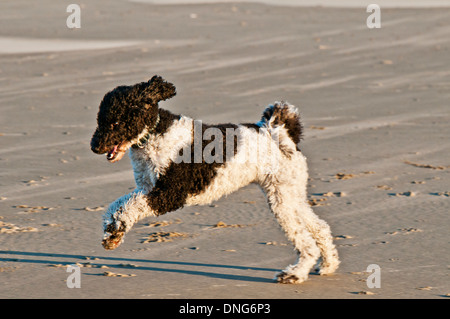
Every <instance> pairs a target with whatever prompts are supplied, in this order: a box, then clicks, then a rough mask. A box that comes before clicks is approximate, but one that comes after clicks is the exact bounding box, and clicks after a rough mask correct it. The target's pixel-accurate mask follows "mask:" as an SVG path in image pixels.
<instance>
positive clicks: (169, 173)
mask: <svg viewBox="0 0 450 319" xmlns="http://www.w3.org/2000/svg"><path fill="white" fill-rule="evenodd" d="M174 95H175V87H174V86H173V85H172V84H171V83H168V82H165V81H164V80H163V79H162V78H161V77H159V76H154V77H153V78H152V79H150V80H149V81H148V82H142V83H138V84H136V85H134V86H119V87H117V88H116V89H114V90H112V91H111V92H109V93H107V94H106V95H105V97H104V98H103V100H102V102H101V104H100V109H99V112H98V116H97V123H98V127H97V129H96V130H95V133H94V135H93V137H92V140H91V149H92V151H94V152H95V153H98V154H105V153H107V159H108V160H109V161H110V162H116V161H118V160H120V158H121V157H122V156H123V154H124V153H125V152H126V151H127V150H128V149H129V150H130V151H129V152H130V158H131V163H132V165H133V171H134V176H135V181H136V189H135V190H134V191H133V192H131V193H130V194H127V195H124V196H122V197H120V198H119V199H117V200H116V201H115V202H113V203H112V204H111V205H110V206H109V207H108V210H107V211H106V213H105V214H104V217H103V226H104V239H103V246H104V247H105V248H106V249H115V248H117V247H118V246H119V245H120V244H121V242H122V241H123V239H124V236H125V234H126V232H128V231H129V230H130V229H131V228H132V227H133V225H134V224H135V223H136V222H138V221H139V220H141V219H143V218H145V217H148V216H159V215H162V214H165V213H167V212H171V211H175V210H177V209H179V208H181V207H183V206H185V205H188V206H189V205H204V204H208V203H211V202H212V201H214V200H217V199H219V198H220V197H222V196H224V195H226V194H229V193H231V192H234V191H236V190H238V189H239V188H241V187H243V186H246V185H248V184H250V183H256V184H258V185H259V186H260V187H261V189H262V190H263V192H264V194H265V195H266V198H267V202H268V204H269V206H270V208H271V210H272V212H273V213H274V215H275V217H276V218H277V220H278V222H279V223H280V225H281V227H282V228H283V229H284V231H285V232H286V235H287V237H288V238H289V239H290V240H291V241H292V243H293V245H294V246H295V248H296V250H297V252H298V253H299V254H300V257H299V260H298V262H297V263H296V264H294V265H291V266H289V267H287V268H286V269H285V270H283V271H282V272H280V273H279V274H278V275H277V276H276V279H277V281H278V282H281V283H301V282H303V281H304V280H306V279H307V277H308V273H309V271H310V270H311V268H312V267H313V266H314V264H315V263H316V262H317V261H318V260H321V262H320V264H318V266H317V267H318V271H319V273H320V274H329V273H332V272H334V271H335V270H336V269H337V267H338V265H339V259H338V255H337V251H336V248H335V246H334V244H333V241H332V236H331V230H330V227H329V226H328V224H327V223H326V222H325V221H323V220H321V219H319V218H318V217H317V215H315V214H314V212H313V211H312V209H311V207H310V206H309V204H308V202H307V197H306V195H307V194H306V184H307V178H308V172H307V164H306V158H305V157H304V156H303V154H302V153H301V152H300V148H299V143H300V140H301V138H302V125H301V122H300V116H299V114H298V112H297V110H296V109H295V108H294V107H293V106H292V105H290V104H288V103H286V102H276V103H275V104H274V105H270V106H269V107H268V108H267V109H266V110H265V111H264V112H263V115H262V118H261V120H260V121H259V122H257V123H255V124H251V123H250V124H249V123H247V124H220V125H206V124H203V123H201V122H200V123H199V122H198V121H194V120H193V119H191V118H189V117H186V116H180V115H175V114H172V113H171V112H169V111H167V110H163V109H160V108H159V107H158V102H159V101H161V100H165V99H168V98H170V97H172V96H174ZM211 129H212V130H213V131H214V132H216V133H217V135H218V136H221V137H222V140H219V141H214V142H217V143H218V144H219V145H220V146H223V148H222V149H221V151H222V154H220V152H219V150H217V149H215V148H214V149H213V152H211V155H212V156H213V158H214V159H217V158H222V159H223V160H222V161H217V160H214V161H208V160H206V159H205V157H200V158H199V157H198V154H196V150H197V147H200V148H201V149H202V150H203V151H205V152H206V150H207V149H208V148H209V143H210V140H212V137H213V135H211V136H210V135H208V134H207V132H211ZM229 131H232V132H233V133H234V135H232V136H231V138H232V140H229V139H228V138H229V135H227V134H228V132H229ZM198 136H200V139H198ZM143 137H145V141H146V142H145V143H144V144H142V143H137V142H139V141H142V140H143ZM216 138H218V137H217V136H216ZM141 144H142V145H141ZM133 145H134V147H133V148H131V146H133ZM136 145H138V146H136ZM264 145H265V146H264ZM263 146H264V147H263ZM231 148H232V149H231ZM225 154H226V156H225ZM220 155H222V157H221V156H220ZM181 156H182V157H183V159H184V160H182V161H181V160H180V158H181ZM320 257H321V258H320Z"/></svg>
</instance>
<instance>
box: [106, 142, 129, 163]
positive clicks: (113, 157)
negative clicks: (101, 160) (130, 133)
mask: <svg viewBox="0 0 450 319" xmlns="http://www.w3.org/2000/svg"><path fill="white" fill-rule="evenodd" d="M126 144H127V143H123V142H122V143H120V144H117V145H114V146H113V147H112V148H111V149H110V150H109V151H108V152H107V153H106V159H107V160H108V162H110V163H114V162H117V161H120V160H121V159H122V157H123V155H124V154H125V152H126V151H127V149H128V147H126V146H127V145H126Z"/></svg>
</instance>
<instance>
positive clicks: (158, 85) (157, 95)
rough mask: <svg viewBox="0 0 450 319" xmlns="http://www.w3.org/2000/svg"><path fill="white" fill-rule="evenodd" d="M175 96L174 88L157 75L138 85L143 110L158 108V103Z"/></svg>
mask: <svg viewBox="0 0 450 319" xmlns="http://www.w3.org/2000/svg"><path fill="white" fill-rule="evenodd" d="M176 94H177V92H176V88H175V86H174V85H173V84H172V83H169V82H166V81H164V79H163V78H162V77H160V76H158V75H155V76H153V77H152V78H151V79H150V80H149V81H148V82H143V83H141V85H140V92H139V96H140V97H141V98H142V101H143V102H144V107H145V108H147V109H148V108H150V107H152V106H158V102H159V101H164V100H167V99H170V98H171V97H173V96H175V95H176Z"/></svg>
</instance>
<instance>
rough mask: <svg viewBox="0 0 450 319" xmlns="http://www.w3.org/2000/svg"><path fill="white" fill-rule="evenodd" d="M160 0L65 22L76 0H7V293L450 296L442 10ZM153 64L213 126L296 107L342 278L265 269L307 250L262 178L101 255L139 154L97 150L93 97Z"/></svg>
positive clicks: (179, 103)
mask: <svg viewBox="0 0 450 319" xmlns="http://www.w3.org/2000/svg"><path fill="white" fill-rule="evenodd" d="M160 2H161V1H138V0H135V1H105V0H100V1H95V3H93V2H83V3H79V5H80V8H81V27H80V28H73V29H71V28H68V27H67V24H66V19H67V17H68V16H69V15H70V13H68V12H67V11H66V8H67V6H68V5H69V4H70V3H71V2H70V1H58V3H55V1H50V0H43V1H40V7H39V8H37V7H33V6H29V5H27V4H26V2H25V1H21V0H19V1H3V2H1V3H0V12H1V13H0V15H1V16H2V18H1V21H2V28H1V31H0V298H3V299H15V298H26V299H27V298H31V299H34V298H70V299H72V298H73V299H79V298H91V299H96V298H107V299H111V298H117V299H122V298H132V299H140V298H148V299H190V298H200V299H203V298H205V299H210V298H214V299H230V298H239V299H259V298H262V299H312V298H314V299H321V298H323V299H336V298H339V299H341V298H342V299H359V298H367V299H391V298H401V299H412V298H416V299H448V298H449V296H450V280H449V276H448V273H449V268H448V267H449V265H450V260H449V249H448V244H449V239H450V236H449V232H448V229H449V227H450V221H449V218H448V214H449V211H450V182H449V181H450V139H449V136H450V125H449V122H450V103H449V100H450V20H449V18H448V17H449V16H450V8H449V7H450V6H449V5H445V2H443V1H434V2H433V1H429V2H427V1H412V2H409V4H411V5H407V4H405V2H404V1H401V0H399V1H396V2H395V3H396V4H398V5H396V6H395V5H387V4H386V7H384V5H385V4H384V3H383V2H380V7H381V28H374V29H370V28H368V27H367V24H366V19H367V17H368V16H369V15H370V13H368V12H366V9H365V7H363V6H358V5H354V2H352V1H348V2H347V6H344V5H341V6H338V7H336V6H334V5H333V2H332V1H328V2H326V1H322V2H320V1H319V2H314V1H305V2H302V3H303V5H298V3H297V5H292V3H288V2H289V1H286V2H285V3H280V2H277V5H271V4H270V3H269V2H268V1H260V2H256V1H255V2H252V1H251V2H247V3H239V2H227V1H225V2H222V3H218V2H214V1H211V3H205V2H208V1H204V2H203V3H192V1H191V2H189V3H180V2H183V1H178V2H177V1H174V3H172V4H170V5H164V4H160ZM200 2H201V1H200ZM282 2H283V1H282ZM352 3H353V4H352ZM390 3H391V4H392V2H390ZM272 4H273V2H272ZM412 4H413V5H412ZM426 4H428V5H426ZM155 74H158V75H161V76H162V77H164V78H165V79H166V80H167V81H169V82H171V83H174V85H175V86H176V87H177V95H176V96H175V97H174V98H172V99H170V100H167V101H164V102H162V103H160V107H162V108H165V109H168V110H170V111H171V112H173V113H175V114H183V115H186V116H190V117H192V118H194V119H199V120H202V121H203V122H205V123H249V122H251V123H256V122H258V121H259V120H260V118H261V115H262V112H263V111H264V109H265V108H266V107H267V105H269V104H272V103H274V102H275V101H281V100H283V101H288V102H289V103H291V104H293V105H295V106H297V107H298V109H299V112H300V114H301V117H302V123H303V126H304V136H303V140H302V142H301V150H302V152H303V154H304V155H305V156H306V157H307V160H308V165H309V183H308V198H309V201H310V204H311V205H312V208H313V210H314V211H315V213H316V214H317V215H319V217H320V218H322V219H324V220H325V221H327V223H328V224H329V225H330V227H331V230H332V233H333V237H334V243H335V245H336V247H337V249H338V252H339V257H340V260H341V264H340V267H339V268H338V270H337V272H336V273H335V274H333V275H329V276H319V275H314V274H311V275H310V277H309V279H308V280H307V281H306V282H304V283H302V284H299V285H284V284H277V283H276V282H275V281H274V280H273V278H274V276H275V274H276V273H277V272H278V271H280V270H282V269H284V268H285V267H286V266H287V265H289V264H292V263H295V261H296V258H297V256H296V254H295V251H294V249H293V246H292V244H291V243H290V242H289V241H288V239H287V238H286V237H285V235H284V233H283V231H282V230H281V228H280V226H279V225H278V223H277V221H276V219H275V217H274V216H273V215H272V214H271V212H270V210H269V207H268V205H267V203H266V199H265V197H264V195H263V193H262V192H261V190H260V189H259V188H258V187H257V186H256V185H249V186H247V187H245V188H243V189H241V190H240V191H238V192H236V193H233V194H231V195H229V196H227V197H224V198H222V199H220V200H219V201H217V202H214V203H212V204H211V205H208V206H195V207H185V208H183V209H180V210H178V211H175V212H172V213H168V214H166V215H163V216H160V217H158V218H156V217H155V218H148V219H145V220H143V221H141V222H139V223H138V224H136V225H135V226H134V228H133V229H132V230H131V231H130V232H129V233H128V234H127V236H126V239H125V241H124V243H123V244H122V245H121V246H120V247H119V248H117V249H116V250H113V251H106V250H104V249H103V247H102V245H101V241H102V236H103V234H102V215H103V213H104V212H105V210H106V208H107V207H108V205H109V204H110V203H111V202H113V201H114V200H115V199H117V198H118V197H120V196H122V195H124V194H127V193H129V192H130V191H131V190H133V189H134V187H135V183H134V178H133V172H132V167H131V164H130V159H129V158H128V156H125V157H124V158H123V159H122V160H121V161H119V162H118V163H114V164H111V163H108V162H107V160H106V158H105V156H99V155H96V154H94V153H93V152H92V151H91V150H90V139H91V137H92V134H93V133H94V130H95V128H96V116H97V112H98V106H99V104H100V101H101V100H102V98H103V96H104V94H105V93H107V92H108V91H110V90H112V89H113V88H115V87H116V86H118V85H132V84H134V83H138V82H142V81H148V80H149V79H150V78H151V77H152V76H153V75H155ZM69 265H75V266H76V267H79V269H80V274H81V277H80V283H81V286H80V288H76V287H74V288H70V287H69V286H70V284H69V283H70V280H69V281H68V277H69V276H70V275H71V273H70V272H68V270H70V267H69ZM370 265H377V266H378V267H379V268H378V269H379V272H380V274H381V278H380V281H379V282H380V287H379V288H378V287H370V284H369V281H370V280H368V278H371V277H370V275H371V273H370V271H368V267H369V266H370Z"/></svg>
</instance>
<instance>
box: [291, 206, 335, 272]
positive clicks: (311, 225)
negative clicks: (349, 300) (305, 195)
mask: <svg viewBox="0 0 450 319" xmlns="http://www.w3.org/2000/svg"><path fill="white" fill-rule="evenodd" d="M299 218H301V220H302V221H303V222H304V224H305V225H306V227H307V228H308V230H309V232H310V233H311V235H312V237H313V238H314V239H315V241H316V243H317V246H318V247H319V249H320V253H321V262H320V264H319V265H318V266H317V267H316V270H317V271H318V273H319V274H320V275H327V274H331V273H333V272H334V271H335V270H336V269H337V268H338V266H339V258H338V253H337V250H336V247H335V246H334V244H333V237H332V235H331V229H330V226H329V225H328V223H327V222H325V221H324V220H322V219H320V218H319V217H318V216H317V215H316V214H315V213H314V212H313V210H312V208H311V206H310V205H309V204H308V203H307V201H306V199H303V200H302V199H301V200H300V204H299Z"/></svg>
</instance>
